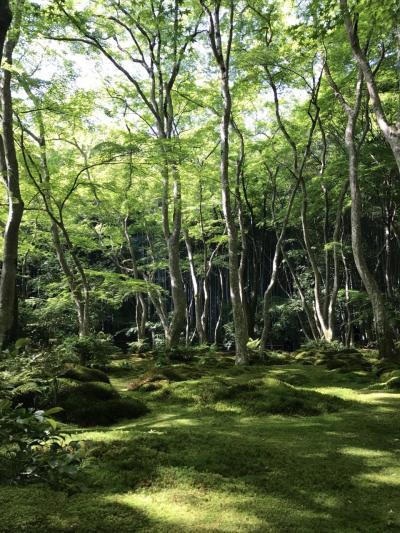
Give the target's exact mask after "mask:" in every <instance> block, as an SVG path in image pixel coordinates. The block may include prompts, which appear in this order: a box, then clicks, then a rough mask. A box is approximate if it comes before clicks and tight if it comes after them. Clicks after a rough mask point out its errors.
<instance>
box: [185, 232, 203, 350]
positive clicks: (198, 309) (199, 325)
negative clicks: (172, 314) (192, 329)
mask: <svg viewBox="0 0 400 533" xmlns="http://www.w3.org/2000/svg"><path fill="white" fill-rule="evenodd" d="M183 234H184V237H185V244H186V250H187V254H188V260H189V270H190V279H191V281H192V287H193V300H194V312H195V318H196V332H197V336H198V340H199V344H205V343H206V342H207V338H206V334H205V331H204V329H203V322H202V316H203V307H202V301H201V292H200V289H199V282H198V280H197V276H196V267H195V265H194V259H193V249H192V243H191V242H190V238H189V234H188V232H187V231H186V230H185V231H184V232H183Z"/></svg>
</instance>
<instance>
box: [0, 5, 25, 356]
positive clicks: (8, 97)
mask: <svg viewBox="0 0 400 533" xmlns="http://www.w3.org/2000/svg"><path fill="white" fill-rule="evenodd" d="M2 4H3V5H2V6H0V7H2V8H3V9H2V11H3V15H5V19H2V22H1V24H2V26H1V31H2V34H1V35H2V37H0V38H1V39H2V40H3V43H4V39H5V35H6V33H7V29H8V27H9V25H10V23H11V18H10V13H9V9H8V3H7V2H6V3H4V2H3V3H2ZM22 9H23V2H20V4H19V6H18V7H17V11H16V13H15V15H16V16H15V24H14V29H15V34H14V36H13V37H12V38H11V37H10V38H9V39H8V40H7V42H6V44H5V45H4V57H5V59H6V61H7V63H8V64H10V65H11V64H12V59H13V51H14V48H15V46H16V44H17V42H18V37H19V28H20V23H21V17H22ZM0 14H2V13H1V11H0ZM0 44H1V42H0ZM1 49H3V46H1ZM1 108H2V113H3V120H2V136H1V138H0V170H1V174H2V176H3V178H4V181H5V185H6V189H7V198H8V216H7V222H6V227H5V231H4V236H3V264H2V269H1V277H0V348H1V347H2V346H3V345H4V343H5V342H7V340H8V336H9V334H10V331H11V329H12V327H13V324H14V311H15V309H16V306H15V298H16V291H15V284H16V277H17V260H18V240H19V228H20V224H21V220H22V215H23V212H24V203H23V201H22V197H21V192H20V187H19V168H18V161H17V154H16V150H15V143H14V131H13V100H12V94H11V70H9V69H5V70H3V80H2V87H1Z"/></svg>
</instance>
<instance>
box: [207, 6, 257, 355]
mask: <svg viewBox="0 0 400 533" xmlns="http://www.w3.org/2000/svg"><path fill="white" fill-rule="evenodd" d="M201 3H202V5H203V8H204V9H205V10H206V11H207V13H208V16H209V20H210V27H209V36H210V43H211V48H212V51H213V55H214V58H215V60H216V62H217V64H218V67H219V72H220V87H221V96H222V102H223V113H222V118H221V125H220V139H221V162H220V179H221V196H222V210H223V214H224V219H225V224H226V229H227V234H228V261H229V286H230V298H231V304H232V312H233V323H234V328H235V349H236V364H237V365H243V364H246V363H247V355H248V354H247V352H248V350H247V341H248V332H247V323H246V316H245V310H244V307H243V304H242V299H241V292H240V279H239V261H238V253H239V243H238V231H237V227H236V221H235V216H234V213H233V209H232V205H231V197H230V194H231V192H230V185H229V126H230V123H231V114H232V99H231V92H230V87H229V68H230V53H231V47H232V38H233V14H234V3H233V1H232V0H231V1H230V3H229V15H228V16H229V29H228V36H227V44H226V47H225V48H226V50H225V51H224V50H223V45H222V37H221V28H220V7H221V5H220V2H217V3H216V4H215V6H214V9H213V11H211V10H210V9H209V8H208V7H207V6H206V3H205V2H204V1H202V2H201Z"/></svg>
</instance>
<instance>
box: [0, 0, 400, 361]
mask: <svg viewBox="0 0 400 533" xmlns="http://www.w3.org/2000/svg"><path fill="white" fill-rule="evenodd" d="M399 28H400V9H399V7H398V2H396V1H395V0H385V1H384V2H378V1H377V0H372V1H369V2H365V1H364V0H357V1H347V0H340V1H339V0H338V1H328V0H324V1H320V2H315V1H314V0H307V2H301V4H299V6H297V5H295V3H293V4H292V3H291V2H289V1H286V0H280V1H279V2H273V1H271V2H266V1H264V0H243V1H233V0H227V1H225V0H224V1H222V0H146V1H143V0H96V1H86V2H85V1H77V0H48V1H44V0H43V1H40V2H39V0H36V1H35V0H25V1H22V0H18V1H17V0H15V1H12V0H11V1H10V2H8V1H7V0H0V61H1V68H2V70H1V106H0V110H1V120H2V126H1V137H0V171H1V174H2V180H3V185H4V187H3V195H2V202H1V205H2V208H1V215H0V216H1V218H0V223H1V234H2V235H1V247H2V256H1V259H2V268H1V280H0V344H2V345H3V346H5V345H6V344H7V343H9V342H10V341H15V339H17V338H19V337H22V336H25V337H30V338H31V339H32V341H33V342H35V343H42V344H43V343H44V344H46V343H50V342H55V341H60V340H62V339H63V338H64V337H65V336H68V335H74V334H79V335H80V336H81V337H83V338H85V337H89V336H90V335H92V334H95V333H96V332H99V331H104V332H107V333H112V334H113V335H114V336H115V339H116V340H117V341H118V342H127V341H135V342H136V343H137V346H138V347H139V346H144V345H146V344H147V345H149V346H158V345H164V346H165V347H166V348H167V349H173V348H176V347H177V346H178V345H179V344H185V343H186V344H187V345H189V344H191V343H199V344H206V343H208V344H212V343H215V344H219V345H221V344H223V345H225V347H227V348H228V349H231V348H232V349H233V348H235V350H236V362H237V363H238V364H242V363H246V361H247V358H248V345H249V340H252V341H253V344H252V347H253V348H254V346H259V350H260V352H261V354H262V353H264V352H265V350H267V349H268V348H269V347H271V346H278V345H279V347H285V349H288V350H290V349H293V348H296V347H297V346H298V345H299V344H300V343H302V342H304V341H305V340H319V339H323V340H324V341H325V342H327V343H331V342H335V341H338V342H341V343H343V344H344V345H347V346H349V345H351V344H354V343H356V344H360V345H374V344H376V345H377V346H378V348H379V351H380V356H381V357H382V358H387V359H390V358H392V359H393V358H396V357H397V354H396V339H397V338H398V336H399V331H400V315H399V311H398V309H399V302H400V271H399V265H400V222H399V219H398V209H399V206H400V182H399V169H400V114H399V113H400V100H399V98H400V96H399V95H400V71H399V61H400V30H399ZM256 339H259V342H256Z"/></svg>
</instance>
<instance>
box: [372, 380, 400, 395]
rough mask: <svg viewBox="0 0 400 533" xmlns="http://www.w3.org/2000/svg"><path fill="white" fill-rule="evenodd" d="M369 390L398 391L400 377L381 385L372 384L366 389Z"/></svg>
mask: <svg viewBox="0 0 400 533" xmlns="http://www.w3.org/2000/svg"><path fill="white" fill-rule="evenodd" d="M368 389H369V390H384V391H389V392H398V391H400V377H398V376H395V377H392V378H390V379H388V380H387V381H385V382H383V383H374V384H373V385H370V386H369V387H368Z"/></svg>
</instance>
